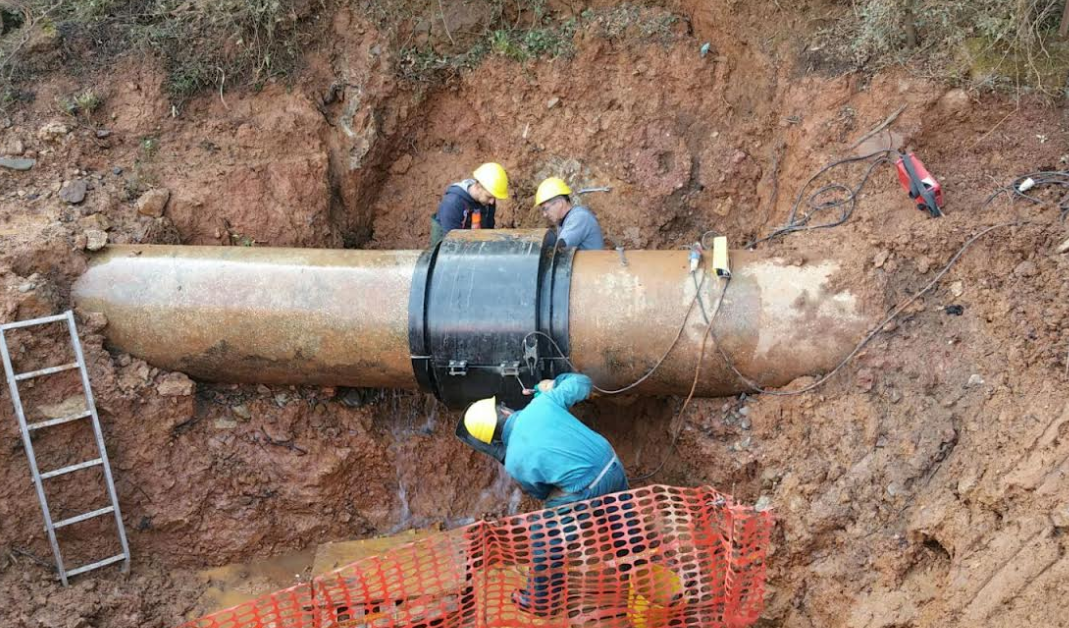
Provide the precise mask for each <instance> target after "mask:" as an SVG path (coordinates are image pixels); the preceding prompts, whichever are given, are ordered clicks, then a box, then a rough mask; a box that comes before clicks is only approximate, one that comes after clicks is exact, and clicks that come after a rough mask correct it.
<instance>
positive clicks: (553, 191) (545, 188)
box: [535, 177, 572, 207]
mask: <svg viewBox="0 0 1069 628" xmlns="http://www.w3.org/2000/svg"><path fill="white" fill-rule="evenodd" d="M571 193H572V188H570V187H568V184H567V183H565V182H564V179H561V178H560V177H550V178H548V179H546V180H545V181H543V182H542V183H539V184H538V191H537V192H535V207H538V206H539V205H541V204H542V203H545V202H546V201H548V200H549V199H551V198H556V197H558V196H565V195H567V194H571Z"/></svg>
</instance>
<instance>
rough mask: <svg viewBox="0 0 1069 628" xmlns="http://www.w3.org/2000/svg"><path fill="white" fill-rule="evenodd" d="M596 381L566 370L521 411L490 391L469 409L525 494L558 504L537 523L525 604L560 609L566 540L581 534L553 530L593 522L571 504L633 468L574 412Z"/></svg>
mask: <svg viewBox="0 0 1069 628" xmlns="http://www.w3.org/2000/svg"><path fill="white" fill-rule="evenodd" d="M591 386H592V384H591V381H590V378H589V377H587V376H586V375H581V374H577V373H567V374H564V375H561V376H559V377H557V378H556V379H555V380H552V379H547V380H543V381H542V382H540V383H539V384H538V386H537V388H536V393H535V398H534V399H533V400H532V401H531V403H530V404H529V405H528V406H527V407H526V408H524V409H523V410H519V411H515V412H514V411H512V410H511V409H509V408H507V407H505V406H504V405H499V404H498V403H497V400H496V399H495V398H493V397H491V398H489V399H483V400H481V401H477V402H475V403H473V404H472V405H471V406H470V407H469V408H468V410H467V412H465V414H464V427H465V429H466V430H467V431H468V433H469V434H470V435H471V436H472V437H474V438H475V439H477V440H479V441H481V442H483V443H487V444H489V443H492V442H500V443H503V444H504V446H505V460H504V463H505V471H507V472H508V474H509V475H510V476H511V477H512V478H513V479H514V480H516V482H518V483H519V485H520V487H521V488H523V490H524V492H526V493H527V494H528V495H530V496H532V497H534V498H535V499H538V500H541V501H543V502H544V503H545V505H546V507H547V508H556V510H555V511H554V512H553V513H551V514H549V515H547V517H548V518H547V519H546V521H545V523H544V525H543V524H537V523H536V524H533V525H531V528H530V529H531V548H532V550H531V554H532V556H531V563H532V567H531V572H530V575H529V577H528V582H527V587H526V588H525V589H524V590H519V591H516V592H514V594H513V597H512V600H513V602H514V603H515V604H516V605H517V606H518V607H519V608H520V609H521V610H524V611H527V612H534V613H536V614H538V615H542V616H546V615H552V614H555V613H556V612H559V610H560V606H561V601H562V600H561V597H560V595H559V594H560V593H561V592H562V591H563V589H564V578H565V574H564V571H565V569H564V566H565V560H564V546H565V544H566V543H567V542H569V539H570V538H571V537H573V536H575V535H574V534H571V535H565V534H559V533H553V532H551V528H554V527H558V526H561V525H568V524H570V523H574V522H576V521H577V520H578V521H579V525H580V526H583V525H585V521H584V520H589V516H590V515H589V511H587V512H586V513H585V514H583V515H575V516H573V515H571V514H570V513H571V511H570V508H569V507H568V504H571V503H573V502H578V501H585V500H590V499H595V498H598V497H601V496H603V495H607V494H609V493H617V492H620V491H626V490H627V489H628V484H627V474H626V473H625V472H624V468H623V465H622V464H621V463H620V459H619V457H617V455H616V452H615V451H613V448H612V445H610V444H609V441H607V440H605V438H604V437H603V436H602V435H600V434H598V433H597V432H595V431H594V430H592V429H590V428H589V427H587V426H586V425H583V423H582V422H581V421H580V420H579V419H577V418H575V417H574V416H572V414H571V413H570V412H569V411H568V409H569V408H571V407H572V406H573V405H574V404H576V403H578V402H580V401H582V400H584V399H586V398H587V397H589V396H590V390H591ZM572 527H573V528H574V526H572ZM615 529H616V531H617V533H616V534H614V535H613V536H614V537H622V536H623V531H622V526H620V525H616V526H615Z"/></svg>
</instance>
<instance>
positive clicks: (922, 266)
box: [916, 255, 932, 275]
mask: <svg viewBox="0 0 1069 628" xmlns="http://www.w3.org/2000/svg"><path fill="white" fill-rule="evenodd" d="M916 264H917V272H918V273H920V274H922V275H923V274H925V273H927V272H928V269H929V268H931V267H932V261H931V260H929V259H928V258H927V257H926V256H924V255H921V256H919V257H918V258H917V260H916Z"/></svg>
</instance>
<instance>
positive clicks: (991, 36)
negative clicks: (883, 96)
mask: <svg viewBox="0 0 1069 628" xmlns="http://www.w3.org/2000/svg"><path fill="white" fill-rule="evenodd" d="M1064 6H1065V1H1064V0H853V2H852V3H851V9H852V11H851V13H850V14H849V15H848V16H847V17H845V18H844V19H843V20H842V21H841V22H840V23H839V24H838V25H837V27H836V29H835V30H836V31H837V33H836V35H837V36H838V37H839V38H840V41H846V42H848V44H847V45H848V50H847V51H846V52H848V53H849V54H852V55H853V57H854V60H855V62H856V64H857V66H859V67H874V66H875V67H879V66H882V65H887V64H890V63H908V62H917V61H918V60H920V62H921V64H922V65H925V66H926V67H927V68H928V69H929V70H930V71H931V73H932V74H933V75H936V76H941V77H942V78H949V79H952V80H962V81H970V82H972V83H973V84H975V85H978V86H988V87H1007V86H1012V87H1014V88H1017V89H1021V88H1024V87H1030V88H1032V89H1035V90H1037V91H1040V92H1042V93H1045V94H1048V95H1052V96H1062V95H1064V93H1065V88H1066V73H1065V71H1064V70H1065V67H1064V66H1065V64H1066V62H1067V61H1069V56H1067V54H1066V53H1069V50H1066V45H1065V44H1064V43H1063V42H1060V41H1058V40H1057V31H1058V26H1059V22H1060V19H1061V14H1062V9H1063V8H1064Z"/></svg>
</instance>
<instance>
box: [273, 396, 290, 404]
mask: <svg viewBox="0 0 1069 628" xmlns="http://www.w3.org/2000/svg"><path fill="white" fill-rule="evenodd" d="M289 399H290V398H289V395H287V394H286V393H278V394H277V395H275V403H276V404H278V405H279V407H281V406H284V405H286V402H287V401H289Z"/></svg>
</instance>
